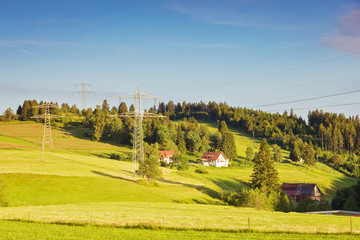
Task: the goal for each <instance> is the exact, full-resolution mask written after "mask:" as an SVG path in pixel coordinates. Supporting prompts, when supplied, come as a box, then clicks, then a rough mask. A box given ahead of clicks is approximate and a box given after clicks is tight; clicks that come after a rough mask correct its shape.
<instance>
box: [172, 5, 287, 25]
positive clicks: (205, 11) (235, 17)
mask: <svg viewBox="0 0 360 240" xmlns="http://www.w3.org/2000/svg"><path fill="white" fill-rule="evenodd" d="M169 8H170V9H171V10H172V11H175V12H178V13H182V14H184V15H187V16H189V17H191V18H194V19H199V20H201V21H204V22H207V23H210V24H214V25H227V26H235V27H244V28H258V29H271V30H280V29H286V28H287V27H286V26H284V25H282V24H279V23H278V22H277V23H273V22H272V20H271V19H267V17H266V16H263V15H261V16H259V15H258V14H256V13H252V14H249V13H245V12H239V11H234V10H232V9H231V8H229V7H214V6H212V7H210V6H207V5H206V4H200V5H196V1H194V2H191V4H186V3H185V2H176V3H173V4H172V5H170V6H169Z"/></svg>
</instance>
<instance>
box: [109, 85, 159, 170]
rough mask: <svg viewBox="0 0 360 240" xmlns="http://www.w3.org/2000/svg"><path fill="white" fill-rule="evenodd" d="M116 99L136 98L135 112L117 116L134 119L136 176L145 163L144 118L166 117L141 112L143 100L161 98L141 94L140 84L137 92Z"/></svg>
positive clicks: (134, 164)
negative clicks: (138, 166) (138, 168)
mask: <svg viewBox="0 0 360 240" xmlns="http://www.w3.org/2000/svg"><path fill="white" fill-rule="evenodd" d="M114 97H115V98H134V100H135V111H134V112H127V113H124V114H120V115H115V116H119V117H132V118H134V136H133V157H132V163H133V174H134V176H136V167H137V163H140V162H142V161H144V148H143V130H142V121H143V118H144V117H151V118H161V117H165V116H161V115H157V114H154V113H144V112H143V111H142V110H141V99H143V98H147V99H160V98H161V97H155V96H151V95H149V94H145V93H142V92H140V88H139V84H138V86H137V89H136V92H135V93H132V94H129V95H125V96H114Z"/></svg>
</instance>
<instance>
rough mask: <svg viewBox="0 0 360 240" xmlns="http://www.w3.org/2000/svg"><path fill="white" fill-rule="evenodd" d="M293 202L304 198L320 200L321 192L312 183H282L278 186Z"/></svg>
mask: <svg viewBox="0 0 360 240" xmlns="http://www.w3.org/2000/svg"><path fill="white" fill-rule="evenodd" d="M280 188H281V189H282V190H283V191H284V192H285V193H286V194H287V195H289V196H290V197H292V199H293V200H294V202H299V201H300V200H304V199H308V198H310V199H312V200H314V201H315V200H316V201H321V200H322V198H323V194H322V192H321V191H320V189H319V188H318V186H316V184H314V183H283V184H282V185H281V187H280Z"/></svg>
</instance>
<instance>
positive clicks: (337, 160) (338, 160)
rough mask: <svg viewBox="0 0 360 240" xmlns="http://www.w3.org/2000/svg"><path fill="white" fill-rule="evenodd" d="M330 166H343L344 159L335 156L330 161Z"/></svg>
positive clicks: (337, 155)
mask: <svg viewBox="0 0 360 240" xmlns="http://www.w3.org/2000/svg"><path fill="white" fill-rule="evenodd" d="M329 163H330V165H332V166H333V165H336V164H338V165H342V164H343V163H344V159H343V158H342V156H341V155H339V154H335V155H334V156H332V158H331V159H330V160H329Z"/></svg>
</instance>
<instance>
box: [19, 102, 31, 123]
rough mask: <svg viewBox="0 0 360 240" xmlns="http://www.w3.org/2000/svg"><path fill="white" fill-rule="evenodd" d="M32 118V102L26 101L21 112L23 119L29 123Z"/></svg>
mask: <svg viewBox="0 0 360 240" xmlns="http://www.w3.org/2000/svg"><path fill="white" fill-rule="evenodd" d="M30 117H31V105H30V101H28V100H25V101H24V104H23V107H22V111H21V119H22V120H24V121H29V120H30Z"/></svg>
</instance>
